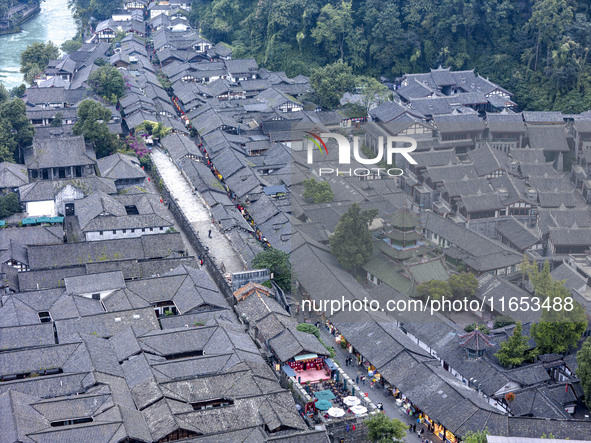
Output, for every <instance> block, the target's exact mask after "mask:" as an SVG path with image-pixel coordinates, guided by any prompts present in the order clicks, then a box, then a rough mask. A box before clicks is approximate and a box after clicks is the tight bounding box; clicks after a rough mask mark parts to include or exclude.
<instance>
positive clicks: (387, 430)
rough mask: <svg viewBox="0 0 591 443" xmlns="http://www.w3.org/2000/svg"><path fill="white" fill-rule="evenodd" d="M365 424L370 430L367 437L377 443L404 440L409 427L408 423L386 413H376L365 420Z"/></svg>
mask: <svg viewBox="0 0 591 443" xmlns="http://www.w3.org/2000/svg"><path fill="white" fill-rule="evenodd" d="M365 425H366V426H367V429H368V430H369V432H368V434H367V437H368V438H369V440H370V441H372V442H375V443H392V442H393V441H394V442H402V441H404V437H405V436H406V430H407V429H408V425H407V424H404V423H402V422H401V421H400V420H398V419H397V418H390V417H388V416H387V415H386V414H375V415H374V416H373V417H372V418H368V419H366V420H365Z"/></svg>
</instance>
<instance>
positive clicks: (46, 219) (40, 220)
mask: <svg viewBox="0 0 591 443" xmlns="http://www.w3.org/2000/svg"><path fill="white" fill-rule="evenodd" d="M50 222H51V218H49V217H37V223H50Z"/></svg>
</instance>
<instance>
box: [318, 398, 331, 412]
mask: <svg viewBox="0 0 591 443" xmlns="http://www.w3.org/2000/svg"><path fill="white" fill-rule="evenodd" d="M314 405H315V406H316V409H319V410H320V411H328V410H329V409H330V408H332V403H331V402H329V401H328V400H318V401H317V402H316V403H314Z"/></svg>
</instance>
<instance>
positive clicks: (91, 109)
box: [74, 100, 117, 158]
mask: <svg viewBox="0 0 591 443" xmlns="http://www.w3.org/2000/svg"><path fill="white" fill-rule="evenodd" d="M110 119H111V111H110V110H109V109H107V108H105V107H104V106H103V105H101V104H100V103H98V102H95V101H94V100H84V101H83V102H82V103H81V104H80V106H79V107H78V121H77V122H76V124H75V125H74V134H76V135H83V136H84V139H85V140H86V141H87V142H89V143H91V144H92V145H93V147H94V150H95V152H96V155H97V157H99V158H100V157H105V156H107V155H109V154H112V153H113V152H114V151H115V150H116V149H117V142H116V141H115V137H114V136H113V135H112V134H111V133H110V132H109V128H108V127H107V122H108V121H109V120H110Z"/></svg>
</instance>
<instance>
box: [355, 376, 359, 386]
mask: <svg viewBox="0 0 591 443" xmlns="http://www.w3.org/2000/svg"><path fill="white" fill-rule="evenodd" d="M355 384H357V385H358V384H359V375H357V377H355Z"/></svg>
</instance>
